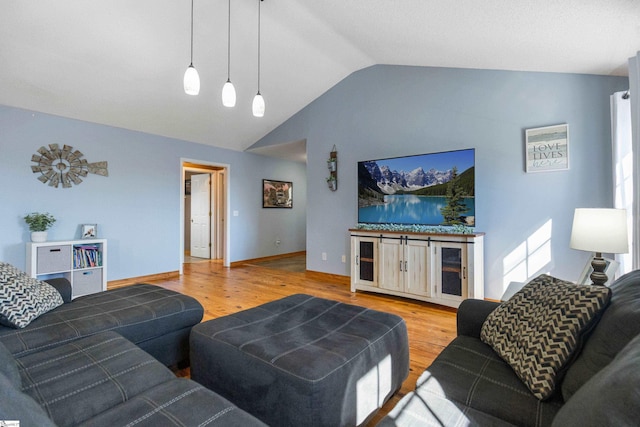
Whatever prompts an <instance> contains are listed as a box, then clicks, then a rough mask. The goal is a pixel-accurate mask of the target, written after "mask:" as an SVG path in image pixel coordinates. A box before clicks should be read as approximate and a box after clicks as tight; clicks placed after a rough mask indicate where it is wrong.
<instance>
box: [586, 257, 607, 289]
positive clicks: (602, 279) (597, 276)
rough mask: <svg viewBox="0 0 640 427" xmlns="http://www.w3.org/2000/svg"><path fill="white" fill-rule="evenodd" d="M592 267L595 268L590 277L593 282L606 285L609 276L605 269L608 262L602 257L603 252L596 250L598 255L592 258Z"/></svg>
mask: <svg viewBox="0 0 640 427" xmlns="http://www.w3.org/2000/svg"><path fill="white" fill-rule="evenodd" d="M591 267H592V268H593V273H591V275H590V276H589V278H590V279H591V281H592V282H593V283H592V284H594V285H597V286H604V284H605V283H607V280H609V278H608V277H607V275H606V274H605V273H604V269H605V268H606V267H607V262H606V261H605V260H604V258H602V253H601V252H596V256H594V257H593V259H592V260H591Z"/></svg>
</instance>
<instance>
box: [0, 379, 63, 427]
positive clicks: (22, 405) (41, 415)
mask: <svg viewBox="0 0 640 427" xmlns="http://www.w3.org/2000/svg"><path fill="white" fill-rule="evenodd" d="M0 419H2V420H19V421H20V425H21V426H23V427H27V426H34V427H36V426H37V427H56V425H55V424H54V423H53V421H51V420H50V419H49V418H48V417H47V414H46V413H45V412H44V411H43V410H42V408H41V407H40V405H38V404H37V403H36V402H35V401H34V400H33V399H32V398H31V397H29V396H27V395H26V394H24V393H23V392H21V391H20V389H18V388H16V387H14V384H13V382H12V381H10V380H9V379H8V378H7V377H5V376H4V375H3V374H2V373H0Z"/></svg>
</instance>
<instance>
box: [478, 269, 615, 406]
mask: <svg viewBox="0 0 640 427" xmlns="http://www.w3.org/2000/svg"><path fill="white" fill-rule="evenodd" d="M610 298H611V292H610V290H609V288H607V287H604V286H584V285H576V284H573V283H570V282H566V281H563V280H560V279H556V278H554V277H551V276H548V275H545V274H543V275H540V276H538V277H537V278H535V279H533V280H532V281H531V282H529V283H528V284H527V285H526V286H525V287H524V288H522V289H521V290H520V291H518V292H517V293H516V294H515V295H514V296H513V297H512V298H511V299H510V300H509V301H507V302H505V303H503V304H501V305H500V306H499V307H498V308H497V309H496V310H494V311H493V312H491V314H489V316H487V320H485V322H484V324H483V325H482V332H481V338H482V340H483V341H484V342H486V343H487V344H489V345H490V346H492V347H493V349H494V350H495V351H496V353H498V354H499V355H500V357H502V358H503V359H504V360H505V361H506V362H507V363H509V365H511V367H512V368H513V370H514V371H515V373H516V374H517V375H518V377H520V379H521V380H522V381H523V382H524V383H525V384H526V385H527V387H529V389H530V390H531V392H532V393H533V394H534V396H536V397H537V398H538V399H547V398H549V397H550V396H551V395H552V394H553V392H554V391H555V388H556V384H557V383H558V380H559V379H560V378H561V374H562V369H563V368H564V367H565V366H566V364H567V362H569V361H570V360H571V359H572V357H573V356H574V354H575V353H576V352H577V351H579V349H580V346H581V337H582V334H584V333H586V332H588V331H589V330H590V328H591V327H592V326H593V325H594V324H595V322H597V320H598V318H599V315H600V313H601V311H602V310H604V308H605V307H606V306H607V304H608V303H609V299H610Z"/></svg>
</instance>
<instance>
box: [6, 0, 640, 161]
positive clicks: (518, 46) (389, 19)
mask: <svg viewBox="0 0 640 427" xmlns="http://www.w3.org/2000/svg"><path fill="white" fill-rule="evenodd" d="M231 3H232V4H231V64H230V70H231V80H232V81H233V83H234V84H235V87H236V90H237V93H238V103H237V105H236V107H235V108H233V109H229V108H226V107H223V106H222V103H221V95H220V94H221V89H222V85H223V84H224V82H225V81H226V80H227V19H228V16H227V10H228V8H227V6H228V1H227V0H194V46H193V64H194V66H195V67H196V69H197V70H198V72H199V74H200V79H201V85H202V87H201V91H200V94H199V95H198V96H190V95H186V94H185V93H184V90H183V83H182V79H183V75H184V71H185V69H186V68H187V66H188V65H189V62H190V24H191V2H190V1H189V0H109V1H87V0H3V1H2V2H0V104H3V105H8V106H14V107H20V108H25V109H30V110H35V111H40V112H45V113H51V114H55V115H59V116H63V117H69V118H76V119H81V120H85V121H89V122H95V123H101V124H106V125H111V126H117V127H122V128H126V129H131V130H138V131H143V132H147V133H151V134H156V135H162V136H168V137H173V138H178V139H182V140H187V141H193V142H197V143H202V144H209V145H213V146H218V147H224V148H229V149H233V150H245V149H246V148H247V147H249V146H251V145H252V144H253V143H255V142H256V141H257V140H259V139H260V138H261V137H262V136H264V135H265V134H267V133H268V132H269V131H271V130H272V129H274V128H275V127H277V126H278V125H279V124H281V123H282V122H284V121H285V120H286V119H288V118H289V117H291V116H292V115H293V114H295V113H296V112H297V111H299V110H300V109H301V108H303V107H304V106H305V105H307V104H309V103H310V102H311V101H313V100H314V99H315V98H317V97H318V96H320V95H321V94H322V93H324V92H325V91H326V90H328V89H329V88H331V87H332V86H333V85H335V84H336V83H338V82H339V81H340V80H342V79H343V78H345V77H346V76H348V75H349V74H351V73H353V72H354V71H357V70H359V69H362V68H365V67H368V66H370V65H374V64H401V65H415V66H436V67H462V68H482V69H500V70H525V71H548V72H563V73H586V74H602V75H626V74H627V65H626V64H627V59H628V58H629V57H630V56H633V55H635V54H636V51H638V50H640V1H638V0H599V1H597V0H563V1H558V0H482V1H478V0H456V1H451V0H265V1H263V2H262V3H261V17H262V19H261V48H262V52H261V57H262V60H261V76H260V90H261V93H262V94H263V96H264V98H265V100H266V114H265V116H264V117H262V118H255V117H253V116H252V114H251V101H252V99H253V96H254V95H255V94H256V92H257V44H258V43H257V27H258V0H232V1H231Z"/></svg>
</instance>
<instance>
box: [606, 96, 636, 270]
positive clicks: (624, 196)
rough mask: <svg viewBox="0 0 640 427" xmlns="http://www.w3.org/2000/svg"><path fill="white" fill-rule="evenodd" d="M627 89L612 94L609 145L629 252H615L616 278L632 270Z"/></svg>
mask: <svg viewBox="0 0 640 427" xmlns="http://www.w3.org/2000/svg"><path fill="white" fill-rule="evenodd" d="M630 98H631V97H630V96H629V92H627V91H624V92H616V93H614V94H613V95H611V145H612V147H611V148H612V153H613V187H614V204H613V206H614V207H615V208H619V209H626V210H627V228H628V230H629V249H630V250H629V253H626V254H617V255H616V260H617V261H618V262H619V263H620V267H619V268H618V270H617V271H616V277H619V276H621V275H623V274H625V273H628V272H629V271H631V270H633V256H632V254H633V249H632V248H633V202H634V197H633V150H632V136H631V135H632V134H631V102H630Z"/></svg>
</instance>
